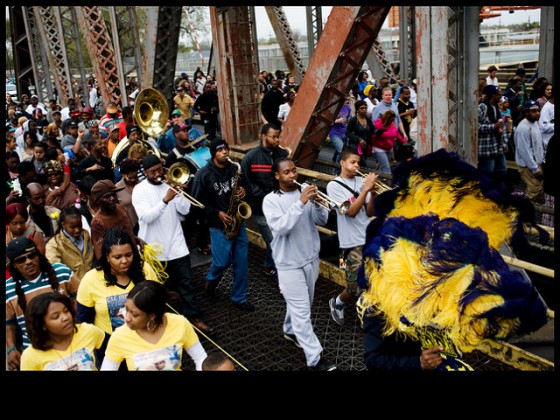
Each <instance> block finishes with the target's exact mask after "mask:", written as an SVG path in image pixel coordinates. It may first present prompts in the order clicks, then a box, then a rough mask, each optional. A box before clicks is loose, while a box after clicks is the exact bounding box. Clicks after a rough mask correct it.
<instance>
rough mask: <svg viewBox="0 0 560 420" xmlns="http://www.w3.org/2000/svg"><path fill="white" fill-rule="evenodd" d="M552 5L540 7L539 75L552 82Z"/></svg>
mask: <svg viewBox="0 0 560 420" xmlns="http://www.w3.org/2000/svg"><path fill="white" fill-rule="evenodd" d="M554 70H555V69H554V7H553V6H544V7H541V29H540V40H539V76H544V77H546V78H547V79H548V80H549V81H550V82H551V83H552V84H554Z"/></svg>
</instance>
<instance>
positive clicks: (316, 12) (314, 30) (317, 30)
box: [305, 6, 323, 57]
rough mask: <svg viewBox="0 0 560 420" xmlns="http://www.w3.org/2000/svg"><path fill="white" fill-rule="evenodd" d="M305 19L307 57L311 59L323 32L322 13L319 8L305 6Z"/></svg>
mask: <svg viewBox="0 0 560 420" xmlns="http://www.w3.org/2000/svg"><path fill="white" fill-rule="evenodd" d="M305 12H306V17H307V56H308V57H311V56H312V55H313V51H314V50H315V46H316V45H317V42H318V41H319V38H321V33H322V32H323V13H322V10H321V6H305Z"/></svg>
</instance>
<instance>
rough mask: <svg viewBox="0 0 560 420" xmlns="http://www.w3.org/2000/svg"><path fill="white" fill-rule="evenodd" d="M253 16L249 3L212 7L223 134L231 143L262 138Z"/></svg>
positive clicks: (211, 15) (243, 142)
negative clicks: (260, 135)
mask: <svg viewBox="0 0 560 420" xmlns="http://www.w3.org/2000/svg"><path fill="white" fill-rule="evenodd" d="M250 16H251V13H250V10H249V7H247V6H239V7H227V8H220V7H210V19H211V23H212V28H213V31H212V38H213V39H212V41H213V45H214V46H215V50H216V52H215V55H216V60H215V63H216V67H215V68H216V77H217V79H218V100H219V104H220V115H221V130H222V137H223V138H224V139H225V140H226V141H227V142H228V143H229V144H231V145H234V144H235V145H242V144H246V143H251V142H253V141H255V140H257V139H258V137H259V128H260V118H259V104H260V100H259V98H260V93H259V84H258V63H257V58H256V55H255V53H254V52H255V51H256V49H257V48H256V44H255V42H254V34H253V33H252V27H253V25H251V22H250V20H249V19H250Z"/></svg>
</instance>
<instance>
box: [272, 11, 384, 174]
mask: <svg viewBox="0 0 560 420" xmlns="http://www.w3.org/2000/svg"><path fill="white" fill-rule="evenodd" d="M389 9H390V8H389V7H374V6H335V7H333V9H332V11H331V13H330V15H329V18H328V20H327V23H326V24H325V27H324V28H323V33H322V34H321V38H320V39H319V42H318V43H317V47H316V48H315V52H314V53H313V55H312V56H311V60H310V62H309V65H308V67H307V71H306V74H305V77H304V79H303V81H302V83H301V85H300V88H299V90H298V94H297V96H296V100H295V102H294V104H293V105H292V109H291V111H290V118H288V119H287V121H286V122H285V124H284V126H283V129H282V134H281V139H280V141H281V143H282V145H283V146H287V147H289V148H290V149H292V150H293V151H294V153H293V159H294V161H296V162H297V165H298V166H300V167H303V168H311V167H312V166H313V164H314V163H315V161H316V159H317V157H318V155H319V151H320V148H321V144H322V142H323V140H324V139H325V138H326V137H327V135H328V132H329V130H330V128H331V126H332V124H333V122H334V120H335V118H336V116H337V115H338V112H339V110H340V108H341V107H342V105H343V104H344V100H345V98H346V97H347V96H348V93H349V92H350V89H351V87H352V84H353V83H354V80H355V79H356V77H357V76H358V72H359V71H360V69H361V68H362V64H363V63H364V61H365V59H366V56H367V55H368V53H369V52H370V50H371V47H372V45H373V42H374V40H375V38H376V37H377V35H378V34H379V30H380V29H381V26H382V25H383V22H384V21H385V18H386V17H387V14H388V13H389Z"/></svg>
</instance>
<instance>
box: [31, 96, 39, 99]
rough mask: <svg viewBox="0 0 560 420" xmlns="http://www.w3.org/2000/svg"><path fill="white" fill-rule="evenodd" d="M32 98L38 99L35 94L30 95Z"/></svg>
mask: <svg viewBox="0 0 560 420" xmlns="http://www.w3.org/2000/svg"><path fill="white" fill-rule="evenodd" d="M33 98H37V99H39V97H38V96H37V95H31V99H33Z"/></svg>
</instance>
